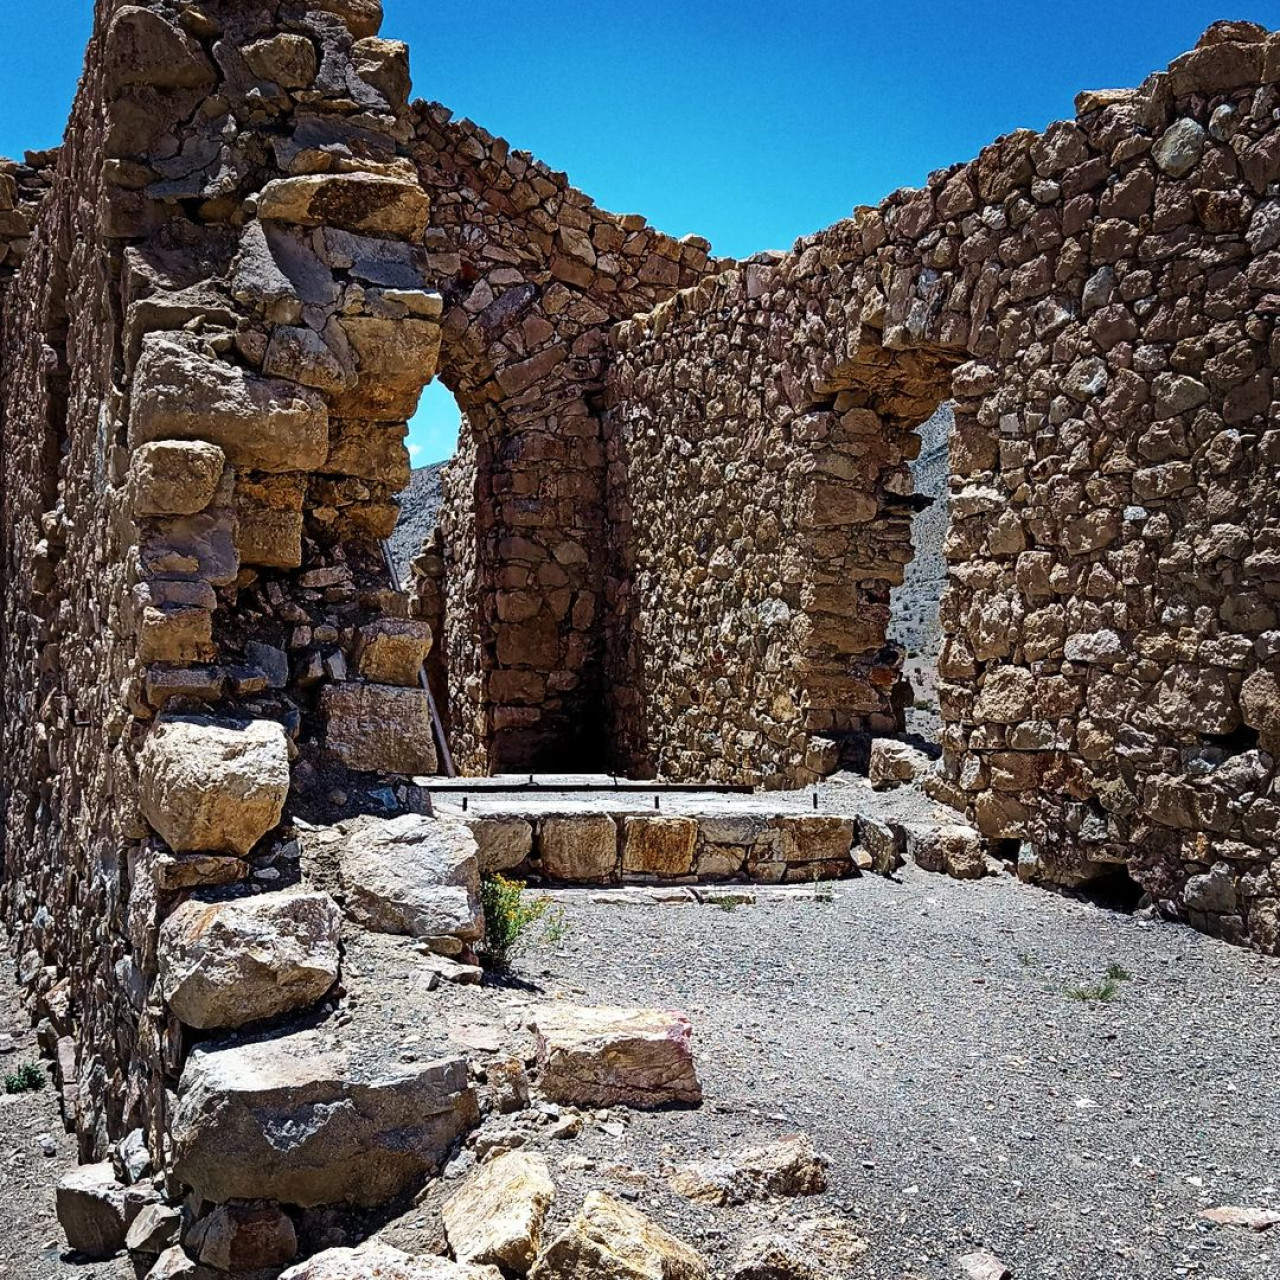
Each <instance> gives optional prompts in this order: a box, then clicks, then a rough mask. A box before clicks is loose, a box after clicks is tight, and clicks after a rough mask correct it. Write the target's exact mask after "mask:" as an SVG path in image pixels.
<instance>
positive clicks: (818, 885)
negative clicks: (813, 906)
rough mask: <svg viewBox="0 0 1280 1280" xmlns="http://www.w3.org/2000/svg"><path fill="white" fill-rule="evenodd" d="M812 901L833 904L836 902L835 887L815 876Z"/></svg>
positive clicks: (828, 881)
mask: <svg viewBox="0 0 1280 1280" xmlns="http://www.w3.org/2000/svg"><path fill="white" fill-rule="evenodd" d="M813 900H814V902H834V901H835V900H836V887H835V885H833V884H832V883H831V881H830V880H820V879H819V878H818V876H817V875H816V874H815V875H814V877H813Z"/></svg>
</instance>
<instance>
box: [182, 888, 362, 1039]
mask: <svg viewBox="0 0 1280 1280" xmlns="http://www.w3.org/2000/svg"><path fill="white" fill-rule="evenodd" d="M341 931H342V917H341V915H340V913H339V911H338V905H337V903H335V902H334V901H333V899H332V898H330V897H329V895H328V894H327V893H269V894H263V895H261V896H259V897H255V898H241V899H238V900H233V901H230V902H220V903H214V904H212V905H206V904H204V903H200V902H187V903H184V904H183V905H182V906H181V907H179V908H178V909H177V911H175V912H174V913H173V914H172V915H171V916H170V917H169V918H168V919H167V920H166V921H165V922H164V924H163V925H162V926H161V929H160V942H159V948H158V959H159V965H160V988H161V991H162V993H163V995H164V998H165V1000H166V1001H168V1004H169V1007H170V1008H171V1009H172V1010H173V1012H174V1013H175V1014H176V1015H177V1017H178V1018H179V1019H180V1020H181V1021H182V1022H184V1023H186V1025H187V1026H189V1027H196V1028H198V1029H200V1030H206V1031H207V1030H211V1029H213V1028H215V1027H241V1026H244V1025H245V1024H246V1023H250V1022H257V1021H259V1020H260V1019H263V1018H274V1017H276V1016H278V1015H279V1014H282V1013H287V1012H289V1011H290V1010H292V1009H301V1008H305V1007H306V1006H307V1005H309V1004H313V1003H314V1002H315V1001H317V1000H319V999H320V997H321V996H323V995H324V994H325V992H326V991H328V990H329V988H330V987H332V986H333V984H334V983H335V982H336V981H337V979H338V965H339V957H340V941H341Z"/></svg>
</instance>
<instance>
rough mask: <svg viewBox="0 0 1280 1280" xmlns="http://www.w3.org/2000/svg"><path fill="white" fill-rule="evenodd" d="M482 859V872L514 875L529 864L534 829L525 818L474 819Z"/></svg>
mask: <svg viewBox="0 0 1280 1280" xmlns="http://www.w3.org/2000/svg"><path fill="white" fill-rule="evenodd" d="M468 825H469V826H470V827H471V834H472V835H473V836H475V839H476V846H477V848H478V850H479V856H480V872H481V874H482V875H492V874H493V873H494V872H495V871H511V870H513V869H514V868H515V867H518V866H520V865H521V864H522V863H524V862H527V861H528V859H529V857H530V855H531V854H532V853H533V826H532V825H531V824H530V823H529V822H526V821H525V819H524V818H493V817H486V818H471V819H468Z"/></svg>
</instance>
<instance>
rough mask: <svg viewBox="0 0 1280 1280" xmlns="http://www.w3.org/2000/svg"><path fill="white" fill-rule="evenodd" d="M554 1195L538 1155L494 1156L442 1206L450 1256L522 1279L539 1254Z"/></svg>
mask: <svg viewBox="0 0 1280 1280" xmlns="http://www.w3.org/2000/svg"><path fill="white" fill-rule="evenodd" d="M555 1195H556V1189H555V1184H554V1183H553V1182H552V1181H551V1174H550V1171H549V1170H548V1169H547V1162H546V1160H545V1159H544V1158H543V1157H542V1156H540V1155H533V1154H530V1153H528V1152H525V1151H508V1152H505V1153H504V1154H502V1155H499V1156H497V1157H495V1158H494V1159H492V1160H490V1161H489V1162H488V1163H487V1164H485V1165H483V1166H482V1167H481V1168H479V1169H478V1170H476V1172H475V1173H473V1174H472V1175H471V1177H470V1178H469V1179H468V1180H467V1182H466V1183H465V1185H464V1186H463V1187H462V1189H461V1190H460V1191H459V1192H457V1194H456V1195H454V1196H453V1197H452V1198H450V1199H449V1200H448V1201H446V1203H445V1205H444V1209H443V1211H442V1216H443V1218H444V1230H445V1235H446V1236H447V1237H448V1240H449V1248H450V1249H452V1250H453V1256H454V1257H455V1258H457V1259H458V1261H459V1262H483V1263H491V1264H492V1265H494V1266H500V1267H503V1268H505V1269H506V1270H508V1271H514V1272H517V1273H518V1274H520V1275H523V1274H524V1273H525V1272H526V1271H528V1270H529V1268H530V1267H531V1266H532V1265H533V1260H534V1258H536V1257H537V1255H538V1248H539V1245H540V1243H541V1240H542V1224H543V1221H544V1220H545V1218H546V1216H547V1210H548V1209H549V1208H550V1207H551V1202H552V1201H553V1200H554V1199H555Z"/></svg>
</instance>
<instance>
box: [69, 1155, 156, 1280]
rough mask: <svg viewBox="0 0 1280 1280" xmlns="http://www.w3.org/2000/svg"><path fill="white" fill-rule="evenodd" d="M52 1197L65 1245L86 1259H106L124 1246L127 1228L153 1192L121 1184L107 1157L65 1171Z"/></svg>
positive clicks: (151, 1197)
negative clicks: (105, 1159)
mask: <svg viewBox="0 0 1280 1280" xmlns="http://www.w3.org/2000/svg"><path fill="white" fill-rule="evenodd" d="M55 1198H56V1201H57V1210H58V1222H59V1224H60V1225H61V1227H62V1231H63V1234H64V1235H65V1236H66V1238H67V1245H68V1247H69V1248H71V1249H73V1250H75V1252H77V1253H83V1254H84V1255H85V1256H86V1257H89V1258H109V1257H111V1255H112V1254H114V1253H118V1252H119V1251H120V1250H121V1249H123V1248H124V1241H125V1235H126V1234H127V1232H128V1230H129V1227H130V1226H131V1225H132V1223H133V1220H134V1219H135V1218H136V1217H137V1216H138V1214H139V1213H140V1212H141V1211H142V1208H143V1206H144V1205H146V1204H147V1203H148V1201H151V1200H154V1199H155V1193H154V1192H153V1191H151V1190H150V1189H149V1188H143V1187H125V1186H122V1185H121V1184H120V1183H119V1182H117V1181H116V1176H115V1171H114V1169H113V1168H112V1166H111V1162H110V1161H109V1160H108V1161H104V1162H103V1163H102V1164H85V1165H81V1166H80V1167H79V1168H77V1169H71V1170H69V1171H68V1172H67V1173H65V1174H64V1175H63V1176H62V1179H61V1181H59V1183H58V1189H57V1192H56V1197H55Z"/></svg>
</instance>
